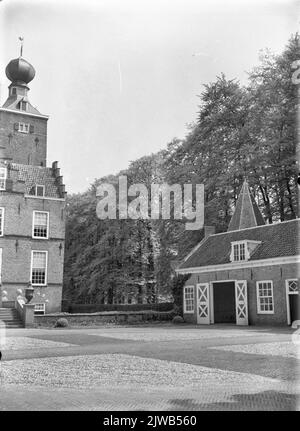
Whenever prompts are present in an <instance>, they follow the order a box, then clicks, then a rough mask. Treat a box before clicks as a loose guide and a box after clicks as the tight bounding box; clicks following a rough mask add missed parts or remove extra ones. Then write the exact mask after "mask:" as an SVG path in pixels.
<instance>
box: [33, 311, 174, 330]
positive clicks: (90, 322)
mask: <svg viewBox="0 0 300 431" xmlns="http://www.w3.org/2000/svg"><path fill="white" fill-rule="evenodd" d="M175 314H176V313H174V312H173V311H168V312H159V311H139V312H116V311H114V312H111V311H110V312H102V313H80V314H79V313H78V314H69V313H59V314H45V315H44V316H34V323H35V326H36V327H48V328H49V327H53V326H55V323H56V322H57V320H58V319H59V318H65V319H67V320H68V323H69V326H96V325H99V326H101V325H108V324H113V325H122V324H125V325H135V324H140V323H146V322H155V321H159V322H163V321H170V320H172V319H173V317H174V316H175Z"/></svg>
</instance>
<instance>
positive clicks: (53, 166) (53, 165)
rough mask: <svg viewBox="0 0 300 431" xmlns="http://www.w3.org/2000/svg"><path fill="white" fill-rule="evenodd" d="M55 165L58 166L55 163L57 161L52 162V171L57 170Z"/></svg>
mask: <svg viewBox="0 0 300 431" xmlns="http://www.w3.org/2000/svg"><path fill="white" fill-rule="evenodd" d="M57 165H58V162H57V161H55V162H53V163H52V169H53V170H55V169H57Z"/></svg>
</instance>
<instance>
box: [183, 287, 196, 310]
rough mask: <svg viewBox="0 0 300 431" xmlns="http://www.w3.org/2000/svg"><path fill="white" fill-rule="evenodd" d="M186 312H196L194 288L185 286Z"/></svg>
mask: <svg viewBox="0 0 300 431" xmlns="http://www.w3.org/2000/svg"><path fill="white" fill-rule="evenodd" d="M183 303H184V312H185V313H193V312H194V286H185V288H184V301H183Z"/></svg>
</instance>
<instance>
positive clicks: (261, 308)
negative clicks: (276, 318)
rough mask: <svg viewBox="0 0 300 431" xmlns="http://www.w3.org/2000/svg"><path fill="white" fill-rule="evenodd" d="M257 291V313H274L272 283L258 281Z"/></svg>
mask: <svg viewBox="0 0 300 431" xmlns="http://www.w3.org/2000/svg"><path fill="white" fill-rule="evenodd" d="M256 289H257V312H258V313H259V314H273V313H274V298H273V282H272V281H258V282H257V284H256Z"/></svg>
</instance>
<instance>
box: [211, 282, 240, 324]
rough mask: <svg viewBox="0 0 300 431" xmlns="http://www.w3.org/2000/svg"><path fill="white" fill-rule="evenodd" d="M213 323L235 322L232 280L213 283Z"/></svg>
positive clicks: (233, 284) (233, 285)
mask: <svg viewBox="0 0 300 431" xmlns="http://www.w3.org/2000/svg"><path fill="white" fill-rule="evenodd" d="M213 301H214V302H213V304H214V323H236V304H235V283H234V281H226V282H218V283H213Z"/></svg>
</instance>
